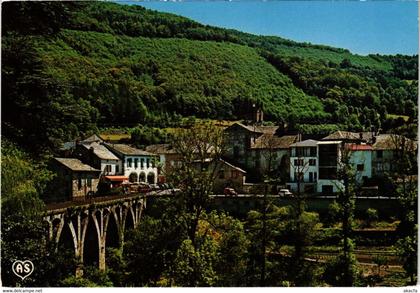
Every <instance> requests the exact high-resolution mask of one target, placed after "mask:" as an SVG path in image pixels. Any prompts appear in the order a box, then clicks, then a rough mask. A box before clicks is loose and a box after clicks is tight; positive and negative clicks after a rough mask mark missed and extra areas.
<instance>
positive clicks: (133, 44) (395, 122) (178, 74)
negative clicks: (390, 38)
mask: <svg viewBox="0 0 420 293" xmlns="http://www.w3.org/2000/svg"><path fill="white" fill-rule="evenodd" d="M2 11H3V12H2V13H3V15H2V25H3V30H2V60H3V61H2V85H3V87H2V97H3V98H2V101H3V102H2V103H3V104H2V106H3V113H2V114H3V118H2V128H3V135H5V136H7V137H9V138H10V139H12V140H13V141H16V142H17V143H19V144H20V145H21V146H23V147H25V148H26V149H28V150H29V151H31V152H32V153H36V154H44V153H48V152H50V151H51V150H54V149H55V148H56V147H58V146H59V145H60V144H61V143H62V142H63V141H66V140H71V139H74V138H75V137H78V136H81V135H84V134H86V133H88V132H91V131H94V130H95V129H96V128H97V127H102V126H109V125H112V126H127V125H132V126H134V125H137V124H139V123H141V124H143V125H148V124H149V125H152V124H153V125H162V126H167V125H170V124H174V123H175V124H176V122H177V121H179V119H180V118H181V117H187V116H192V115H194V116H196V117H200V118H211V119H241V118H243V117H244V114H245V113H244V110H243V109H245V108H246V107H247V105H249V104H250V103H256V102H257V103H258V104H261V105H262V107H263V109H264V112H265V114H266V119H268V120H271V121H273V122H274V123H276V122H278V121H285V122H288V123H289V124H293V125H297V126H298V127H299V126H300V127H301V128H302V127H303V128H305V129H307V130H309V129H311V127H310V125H319V124H322V125H324V126H325V127H324V131H325V130H326V129H334V128H341V129H350V130H363V129H375V130H378V129H382V131H387V130H390V129H392V128H395V127H398V126H400V125H402V124H404V123H413V121H416V119H417V107H416V101H417V90H418V82H417V78H418V77H417V68H418V64H417V56H379V55H371V56H358V55H354V54H351V53H350V52H349V51H347V50H345V49H337V48H332V47H327V46H321V45H311V44H307V43H297V42H293V41H290V40H285V39H282V38H278V37H263V36H254V35H251V34H247V33H242V32H238V31H234V30H226V29H222V28H215V27H210V26H205V25H201V24H199V23H197V22H194V21H191V20H189V19H186V18H183V17H179V16H175V15H171V14H166V13H160V12H155V11H151V10H147V9H144V8H142V7H140V6H126V5H119V4H114V3H104V2H7V3H4V4H3V10H2ZM398 117H399V118H398ZM396 118H398V119H396ZM405 121H407V122H405ZM322 128H323V127H322V126H321V127H320V126H317V129H318V130H317V131H322Z"/></svg>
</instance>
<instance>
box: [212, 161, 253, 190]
mask: <svg viewBox="0 0 420 293" xmlns="http://www.w3.org/2000/svg"><path fill="white" fill-rule="evenodd" d="M212 164H215V160H213V162H212ZM211 167H213V168H215V174H216V175H215V179H214V182H213V192H214V193H215V194H222V193H223V192H224V189H225V188H226V187H230V188H233V189H234V190H235V191H236V192H238V193H243V192H244V185H245V180H246V171H245V170H242V169H241V168H238V167H236V166H234V165H232V164H230V163H228V162H226V161H224V160H222V159H219V160H217V165H216V166H211Z"/></svg>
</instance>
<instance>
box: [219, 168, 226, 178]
mask: <svg viewBox="0 0 420 293" xmlns="http://www.w3.org/2000/svg"><path fill="white" fill-rule="evenodd" d="M219 179H225V170H223V169H220V170H219Z"/></svg>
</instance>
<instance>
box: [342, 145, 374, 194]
mask: <svg viewBox="0 0 420 293" xmlns="http://www.w3.org/2000/svg"><path fill="white" fill-rule="evenodd" d="M346 149H347V150H348V151H349V152H350V153H349V155H350V158H349V163H350V164H351V166H352V167H353V169H354V172H355V180H356V184H357V186H358V187H361V186H365V185H367V183H368V180H369V179H370V178H372V146H371V145H368V144H346Z"/></svg>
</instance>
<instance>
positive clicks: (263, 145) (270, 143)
mask: <svg viewBox="0 0 420 293" xmlns="http://www.w3.org/2000/svg"><path fill="white" fill-rule="evenodd" d="M297 138H298V136H297V135H284V136H280V137H279V136H276V135H274V134H270V133H265V134H263V135H261V136H260V137H258V138H257V139H256V140H255V142H254V141H253V140H252V144H251V149H287V148H289V147H290V145H291V144H293V143H295V142H296V141H297Z"/></svg>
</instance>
